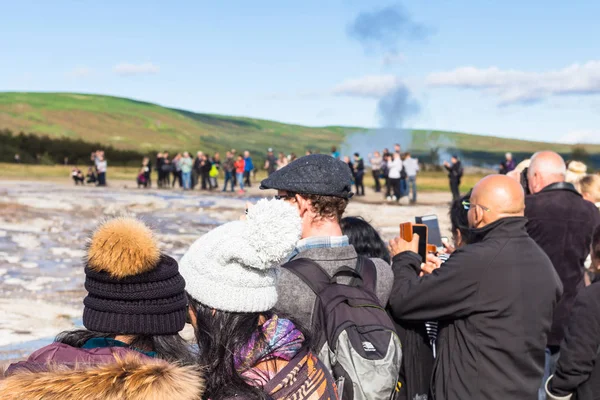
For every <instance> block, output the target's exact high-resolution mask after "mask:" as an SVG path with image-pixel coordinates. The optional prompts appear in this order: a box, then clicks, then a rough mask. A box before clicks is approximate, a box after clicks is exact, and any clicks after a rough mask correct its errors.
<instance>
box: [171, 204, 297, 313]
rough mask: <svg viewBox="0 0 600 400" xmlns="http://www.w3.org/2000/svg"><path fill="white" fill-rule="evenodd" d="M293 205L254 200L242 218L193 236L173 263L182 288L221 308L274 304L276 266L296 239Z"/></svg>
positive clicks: (250, 309) (258, 307) (239, 309)
mask: <svg viewBox="0 0 600 400" xmlns="http://www.w3.org/2000/svg"><path fill="white" fill-rule="evenodd" d="M301 232H302V222H301V219H300V215H299V213H298V209H297V208H295V207H293V206H292V205H291V204H289V203H286V202H285V201H282V200H260V201H259V202H258V203H257V204H256V205H255V206H253V207H250V209H249V210H248V215H247V217H246V219H245V220H244V221H234V222H229V223H227V224H224V225H221V226H220V227H218V228H216V229H213V230H212V231H210V232H208V233H207V234H205V235H204V236H202V237H201V238H200V239H198V240H196V242H194V244H193V245H192V246H191V247H190V249H189V250H188V251H187V253H185V255H184V256H183V258H182V259H181V261H180V262H179V273H180V274H181V275H183V277H184V278H185V282H186V291H187V292H188V293H189V294H190V295H191V296H192V297H193V298H194V299H196V300H197V301H199V302H200V303H202V304H204V305H206V306H208V307H212V308H215V309H217V310H222V311H230V312H262V311H268V310H270V309H272V308H273V307H274V306H275V303H277V287H276V284H277V274H278V271H277V268H279V264H280V263H281V262H283V261H284V260H285V259H286V258H287V257H288V256H289V255H290V253H291V252H292V251H293V250H294V248H295V246H296V243H297V242H298V240H299V239H300V234H301Z"/></svg>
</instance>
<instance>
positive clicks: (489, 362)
mask: <svg viewBox="0 0 600 400" xmlns="http://www.w3.org/2000/svg"><path fill="white" fill-rule="evenodd" d="M526 222H527V221H526V219H525V218H523V217H513V218H504V219H501V220H498V221H496V222H494V223H492V224H490V225H488V226H486V227H484V228H482V229H476V230H473V233H474V234H475V235H476V237H477V242H476V243H474V244H471V245H467V246H465V247H463V248H461V249H458V250H456V252H455V253H454V254H453V255H452V256H451V257H450V258H449V259H448V261H446V262H445V263H444V264H443V265H442V266H441V267H440V268H439V269H437V270H435V271H434V272H433V273H432V274H431V275H426V276H424V277H422V278H419V277H418V274H419V272H420V264H421V258H420V256H419V255H417V254H415V253H412V252H404V253H401V254H399V255H397V256H396V257H394V259H393V264H392V268H393V270H394V286H393V288H392V295H391V297H390V301H389V307H390V309H391V313H392V315H393V317H394V318H395V319H403V320H407V321H423V322H424V321H429V320H433V321H435V320H437V321H439V324H440V332H439V336H438V357H437V358H436V363H435V367H434V372H433V381H432V387H431V390H432V396H433V398H434V399H438V400H470V399H473V400H480V399H486V400H495V399H498V400H505V399H511V400H521V399H523V400H531V399H534V398H535V397H536V393H537V390H538V388H539V387H540V383H541V380H542V376H543V374H544V349H545V347H546V335H547V334H548V332H549V331H550V324H551V322H552V313H553V310H554V307H555V305H556V303H557V302H558V299H559V298H560V295H561V293H562V285H561V283H560V279H559V278H558V276H557V274H556V272H555V271H554V268H552V263H551V262H550V260H549V259H548V256H546V254H545V253H544V252H543V251H542V249H540V248H539V246H538V245H537V244H536V243H535V242H534V241H533V240H532V239H531V238H530V237H529V236H528V235H527V232H526V230H525V224H526Z"/></svg>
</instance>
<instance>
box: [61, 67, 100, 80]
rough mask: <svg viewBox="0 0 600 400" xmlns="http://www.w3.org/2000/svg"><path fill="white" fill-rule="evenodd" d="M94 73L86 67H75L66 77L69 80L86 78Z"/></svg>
mask: <svg viewBox="0 0 600 400" xmlns="http://www.w3.org/2000/svg"><path fill="white" fill-rule="evenodd" d="M93 72H94V70H93V69H91V68H88V67H86V66H80V67H75V68H73V69H72V70H71V71H69V72H68V73H67V76H69V77H71V78H87V77H88V76H90V75H92V74H93Z"/></svg>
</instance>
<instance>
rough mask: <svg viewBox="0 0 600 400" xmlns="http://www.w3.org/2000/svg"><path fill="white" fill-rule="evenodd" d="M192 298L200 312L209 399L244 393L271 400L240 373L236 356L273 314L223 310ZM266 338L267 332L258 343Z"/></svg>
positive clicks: (198, 327) (198, 321) (246, 396)
mask: <svg viewBox="0 0 600 400" xmlns="http://www.w3.org/2000/svg"><path fill="white" fill-rule="evenodd" d="M188 298H189V302H190V306H192V308H193V310H194V313H195V315H196V332H195V333H196V341H197V342H198V364H200V365H201V366H202V367H203V368H204V369H205V376H206V382H205V385H206V390H205V392H204V396H205V398H208V399H211V400H219V399H225V398H229V397H235V396H241V397H243V398H244V399H257V400H263V399H269V398H270V397H269V396H268V395H267V394H265V393H264V392H262V391H261V390H260V389H259V388H256V387H254V386H251V385H249V384H248V383H247V381H246V379H245V378H244V377H243V376H241V375H240V374H239V373H238V371H237V370H236V369H235V365H234V362H233V358H234V355H236V354H239V353H240V352H241V350H242V348H243V347H244V346H246V345H247V344H248V342H249V341H250V339H251V338H252V335H254V334H255V333H256V332H257V331H258V327H259V326H260V320H261V317H264V318H266V319H267V320H268V319H270V318H271V317H272V316H273V313H272V312H270V311H268V312H264V313H234V312H225V311H219V310H214V309H212V308H210V307H207V306H205V305H203V304H201V303H199V302H198V301H196V300H194V299H193V298H192V297H191V296H190V295H188ZM258 332H260V331H258ZM265 340H266V338H265V337H264V335H260V336H259V337H258V342H257V345H260V341H265Z"/></svg>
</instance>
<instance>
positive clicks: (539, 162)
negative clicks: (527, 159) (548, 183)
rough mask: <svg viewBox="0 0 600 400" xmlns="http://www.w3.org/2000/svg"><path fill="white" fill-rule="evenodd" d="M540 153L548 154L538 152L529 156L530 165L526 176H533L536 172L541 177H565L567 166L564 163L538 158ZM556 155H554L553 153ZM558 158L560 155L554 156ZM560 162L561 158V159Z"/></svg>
mask: <svg viewBox="0 0 600 400" xmlns="http://www.w3.org/2000/svg"><path fill="white" fill-rule="evenodd" d="M542 153H548V152H546V151H538V152H537V153H535V154H534V155H533V156H531V163H530V164H529V169H528V174H529V175H534V174H535V173H536V172H537V173H538V174H541V175H552V176H561V177H563V178H564V177H565V176H566V174H567V165H566V164H565V162H564V161H562V162H560V163H559V162H556V160H548V159H546V158H543V157H542V158H540V159H538V158H539V155H540V154H542ZM555 154H556V153H555ZM556 155H557V156H558V157H559V158H561V157H560V155H559V154H556ZM561 160H562V158H561Z"/></svg>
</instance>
